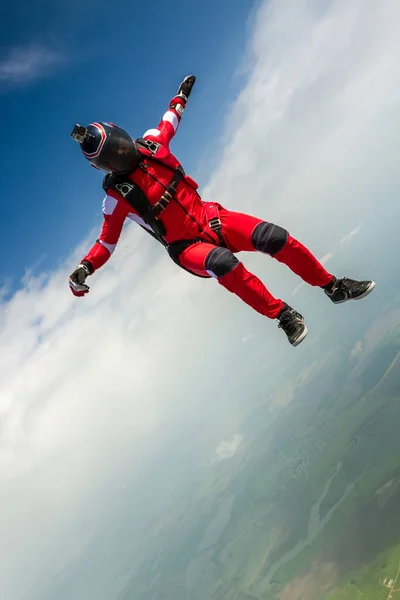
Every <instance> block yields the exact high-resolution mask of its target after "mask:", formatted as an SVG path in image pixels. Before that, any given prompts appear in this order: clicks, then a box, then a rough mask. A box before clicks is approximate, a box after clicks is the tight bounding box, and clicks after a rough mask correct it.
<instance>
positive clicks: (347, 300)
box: [333, 281, 376, 304]
mask: <svg viewBox="0 0 400 600" xmlns="http://www.w3.org/2000/svg"><path fill="white" fill-rule="evenodd" d="M375 286H376V283H375V281H371V283H370V285H369V287H368V288H367V289H366V290H365V292H364V293H363V294H360V295H359V296H357V298H345V300H339V302H334V303H333V304H343V303H344V302H349V300H362V299H363V298H365V297H366V296H368V294H370V293H371V292H372V290H373V289H374V287H375Z"/></svg>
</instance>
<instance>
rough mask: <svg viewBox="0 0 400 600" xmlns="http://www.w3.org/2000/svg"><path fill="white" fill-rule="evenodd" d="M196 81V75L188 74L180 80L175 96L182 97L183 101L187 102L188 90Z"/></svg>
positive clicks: (189, 90)
mask: <svg viewBox="0 0 400 600" xmlns="http://www.w3.org/2000/svg"><path fill="white" fill-rule="evenodd" d="M195 81H196V77H195V76H194V75H188V76H187V77H185V79H184V80H183V81H182V83H181V85H180V86H179V88H178V93H177V96H179V97H180V98H183V99H184V101H185V102H187V100H188V98H189V96H190V92H191V91H192V87H193V86H194V83H195Z"/></svg>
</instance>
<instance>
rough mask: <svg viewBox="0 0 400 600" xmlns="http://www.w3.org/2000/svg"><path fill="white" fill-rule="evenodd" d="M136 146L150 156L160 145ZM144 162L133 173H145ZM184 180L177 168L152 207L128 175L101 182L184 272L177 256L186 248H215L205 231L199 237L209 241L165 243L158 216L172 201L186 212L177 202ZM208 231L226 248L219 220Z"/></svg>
mask: <svg viewBox="0 0 400 600" xmlns="http://www.w3.org/2000/svg"><path fill="white" fill-rule="evenodd" d="M136 144H137V146H138V147H139V148H140V147H142V148H146V149H147V150H150V151H151V152H152V154H154V153H155V152H156V151H157V150H158V147H159V144H157V143H155V142H151V141H149V140H144V139H142V138H140V139H138V140H136ZM147 158H149V157H148V156H147V155H144V154H141V158H140V160H139V163H138V165H137V167H136V169H139V168H140V169H142V170H143V171H144V172H146V168H145V166H144V162H145V160H146V159H147ZM151 160H155V161H157V159H156V158H154V157H151ZM157 162H160V163H161V164H162V165H163V166H164V167H167V168H169V167H168V166H167V165H165V164H164V163H163V162H162V161H157ZM136 169H135V170H136ZM132 172H134V171H132ZM132 172H131V173H129V175H131V174H132ZM184 177H185V171H184V170H183V168H182V167H181V166H180V167H178V168H177V169H175V170H173V177H172V179H171V181H170V183H169V185H168V187H167V188H166V189H165V191H164V193H163V194H162V196H161V198H160V199H159V200H158V202H156V204H154V205H153V206H152V205H151V204H150V202H149V200H148V198H147V196H146V194H145V193H144V192H143V190H142V189H141V188H140V187H139V186H138V185H137V184H136V183H134V182H133V181H132V180H131V179H130V178H129V177H128V174H127V173H126V174H116V173H110V174H108V175H106V176H105V177H104V179H103V189H104V191H105V192H106V193H107V192H108V190H110V189H111V190H114V192H117V193H118V194H119V195H120V196H122V197H123V198H125V200H126V201H127V202H128V203H129V204H130V205H131V206H132V208H134V210H135V211H136V212H137V213H138V215H139V216H140V217H141V218H142V219H143V221H144V222H145V223H146V225H148V226H149V227H150V228H151V229H150V230H149V229H147V227H143V226H141V227H142V228H143V229H144V230H145V231H146V232H147V233H149V234H150V235H151V236H153V237H154V238H155V239H156V240H157V241H158V242H160V243H161V244H162V245H163V246H164V248H165V249H166V250H167V252H168V254H169V256H170V257H171V258H172V260H173V261H174V262H175V263H176V264H177V265H179V266H180V267H181V268H182V269H185V267H183V266H182V265H181V263H180V262H179V259H178V256H179V255H180V254H181V253H182V252H183V251H184V250H186V248H188V247H189V246H192V245H193V244H196V243H198V242H205V241H211V242H212V243H213V244H215V241H214V240H213V239H212V238H211V237H210V236H209V234H207V232H206V231H204V230H202V231H201V233H203V234H204V236H205V237H207V238H209V239H204V237H196V238H193V239H189V240H178V241H176V242H171V243H168V242H167V241H166V239H165V236H166V233H167V232H166V229H165V225H164V223H163V222H162V221H161V220H160V218H159V215H160V214H161V213H162V212H163V211H164V210H165V209H166V208H167V206H168V204H169V203H170V202H171V200H175V201H176V202H177V203H178V204H179V206H181V207H182V209H183V210H185V208H184V207H183V206H182V204H181V203H180V202H179V201H178V200H177V198H176V188H177V185H178V183H179V182H180V181H181V180H182V179H183V178H184ZM185 212H186V211H185ZM209 227H210V229H211V230H212V231H214V232H215V233H216V234H217V236H218V240H219V243H220V245H221V246H224V247H226V244H225V241H224V239H223V236H222V230H221V221H220V220H219V218H215V217H214V218H212V219H211V220H210V221H209ZM185 271H189V270H188V269H185ZM189 273H192V271H189ZM192 275H197V273H192ZM197 276H198V277H207V278H208V275H197Z"/></svg>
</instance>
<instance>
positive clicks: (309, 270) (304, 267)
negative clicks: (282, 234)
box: [273, 235, 333, 287]
mask: <svg viewBox="0 0 400 600" xmlns="http://www.w3.org/2000/svg"><path fill="white" fill-rule="evenodd" d="M273 258H275V259H276V260H278V261H279V262H281V263H284V264H285V265H286V266H287V267H289V269H290V270H291V271H293V273H296V275H299V277H301V278H302V280H303V281H305V282H306V283H308V284H309V285H314V286H319V287H323V286H325V285H328V283H330V282H331V281H332V277H333V275H332V274H331V273H328V271H327V270H326V269H325V267H324V266H323V265H322V264H321V263H320V262H319V261H318V260H317V259H316V258H315V256H314V255H313V254H311V252H310V251H309V250H308V248H306V247H305V246H303V244H302V243H301V242H299V241H298V240H296V239H294V238H293V237H292V236H291V235H289V236H288V239H287V242H286V244H285V245H284V247H283V248H282V250H280V251H279V252H278V253H277V254H275V256H274V257H273Z"/></svg>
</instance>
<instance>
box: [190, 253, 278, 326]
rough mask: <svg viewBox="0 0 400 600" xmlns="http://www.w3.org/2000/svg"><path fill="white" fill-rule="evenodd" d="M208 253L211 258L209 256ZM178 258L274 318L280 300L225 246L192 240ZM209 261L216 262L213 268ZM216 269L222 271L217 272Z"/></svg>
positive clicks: (261, 312) (196, 271) (193, 269)
mask: <svg viewBox="0 0 400 600" xmlns="http://www.w3.org/2000/svg"><path fill="white" fill-rule="evenodd" d="M211 253H212V254H213V260H210V257H211ZM207 259H209V261H207ZM179 261H180V263H181V264H182V266H183V267H185V268H186V269H189V270H190V271H193V272H194V273H197V274H198V275H206V274H208V275H211V276H212V277H215V278H216V279H217V281H218V283H220V284H221V285H222V286H223V287H224V288H225V289H227V290H229V291H230V292H232V293H233V294H236V296H238V297H239V298H241V300H243V302H245V303H246V304H248V305H249V306H251V307H252V308H253V309H254V310H255V311H257V312H258V313H260V314H262V315H264V316H266V317H269V318H270V319H275V318H276V317H277V316H278V314H279V312H280V311H281V309H282V308H283V302H282V300H279V299H277V298H274V296H272V294H271V293H270V292H269V291H268V290H267V288H266V287H265V285H264V284H263V283H262V281H260V279H259V278H258V277H256V276H255V275H253V273H250V272H249V271H247V269H246V268H245V267H244V265H243V263H241V262H239V261H238V260H237V259H236V257H234V256H233V254H232V253H231V252H230V251H229V250H227V249H226V248H217V246H213V245H212V244H207V243H205V242H204V243H200V244H194V245H192V246H189V248H187V249H186V250H184V251H183V252H182V254H181V255H180V256H179ZM207 262H209V263H210V264H207ZM212 265H215V267H213V268H214V272H213V271H211V270H210V268H209V269H207V267H211V266H212ZM225 267H226V268H225ZM224 269H225V271H226V272H225V273H224ZM215 272H218V273H222V274H220V275H216V274H215Z"/></svg>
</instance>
